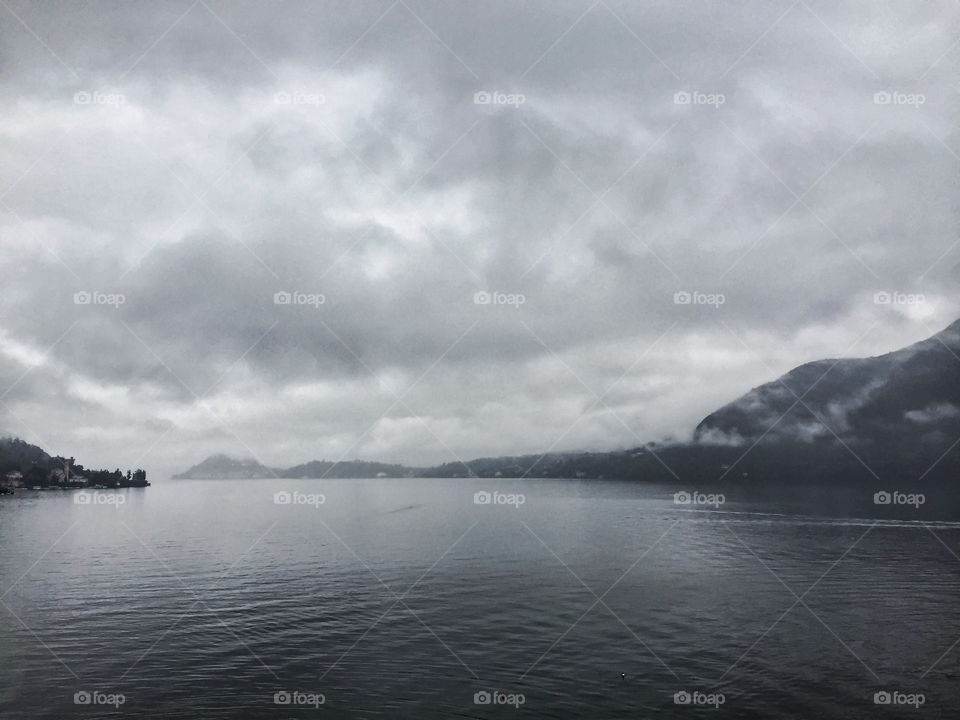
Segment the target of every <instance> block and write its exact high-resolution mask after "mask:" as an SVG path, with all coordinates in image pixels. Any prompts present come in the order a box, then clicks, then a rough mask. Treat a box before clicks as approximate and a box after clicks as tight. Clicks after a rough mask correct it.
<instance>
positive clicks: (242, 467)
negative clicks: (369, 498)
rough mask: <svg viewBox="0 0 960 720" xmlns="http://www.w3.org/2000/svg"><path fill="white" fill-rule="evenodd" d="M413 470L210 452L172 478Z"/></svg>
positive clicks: (404, 474)
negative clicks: (287, 462) (272, 462)
mask: <svg viewBox="0 0 960 720" xmlns="http://www.w3.org/2000/svg"><path fill="white" fill-rule="evenodd" d="M416 472H417V470H416V469H415V468H409V467H406V466H404V465H393V464H387V463H378V462H367V461H365V460H343V461H341V462H332V461H330V460H312V461H310V462H308V463H304V464H302V465H294V466H293V467H289V468H269V467H267V466H266V465H262V464H261V463H259V462H258V461H256V460H253V459H249V458H248V459H237V458H232V457H229V456H228V455H211V456H210V457H208V458H207V459H206V460H204V461H203V462H200V463H198V464H196V465H194V466H193V467H191V468H190V469H188V470H185V471H183V472H182V473H180V474H179V475H174V476H173V477H174V479H177V480H183V479H194V480H224V479H236V480H246V479H252V478H271V477H281V478H322V477H330V478H367V477H378V476H379V477H411V476H413V475H414V474H415V473H416Z"/></svg>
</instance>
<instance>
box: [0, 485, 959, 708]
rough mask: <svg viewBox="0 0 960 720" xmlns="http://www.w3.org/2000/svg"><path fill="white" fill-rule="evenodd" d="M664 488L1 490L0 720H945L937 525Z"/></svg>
mask: <svg viewBox="0 0 960 720" xmlns="http://www.w3.org/2000/svg"><path fill="white" fill-rule="evenodd" d="M674 491H675V489H673V488H666V487H656V486H650V485H640V484H637V483H620V482H596V481H594V482H573V481H550V480H536V481H510V480H497V481H495V482H492V481H484V480H330V481H327V480H323V481H317V480H290V481H287V480H270V481H259V480H254V481H250V480H244V481H235V482H227V481H179V482H173V481H171V482H166V483H157V484H155V485H154V487H152V488H149V489H147V490H129V491H124V492H123V500H122V501H119V502H117V501H112V502H106V501H103V502H90V503H86V504H81V503H77V502H75V498H74V496H73V494H72V493H29V492H26V493H20V494H18V495H17V496H14V497H12V498H10V497H5V498H2V499H0V500H2V501H0V541H2V547H3V554H2V556H0V593H3V595H2V603H3V604H2V606H0V613H3V615H4V617H5V622H4V623H3V624H2V625H0V667H2V668H3V671H2V672H3V675H4V681H3V683H2V684H0V688H2V689H0V712H2V714H3V715H4V716H8V715H9V716H11V717H25V718H28V717H38V718H63V717H108V716H109V717H116V716H117V715H118V714H119V715H131V716H136V717H157V718H181V717H182V718H197V717H204V718H238V717H239V718H259V717H306V716H309V715H310V714H311V713H313V714H316V713H317V712H318V708H319V711H320V712H322V713H324V715H325V716H327V717H343V718H355V717H384V718H395V717H424V718H441V717H478V718H486V717H500V716H504V715H506V716H510V715H511V714H513V713H515V712H518V711H519V712H525V713H527V714H528V715H529V714H532V715H534V716H536V717H544V718H578V717H584V718H603V717H611V718H613V717H627V716H628V715H629V716H640V717H642V716H644V715H653V714H656V715H658V716H662V717H689V716H690V715H691V714H692V713H693V714H696V713H698V712H705V710H703V709H702V708H701V709H700V710H699V711H698V710H697V709H696V708H693V707H691V706H692V705H704V704H705V705H708V706H709V705H713V706H718V708H719V709H718V710H717V712H718V713H720V714H723V715H724V716H729V717H745V718H746V717H758V716H762V717H784V718H787V717H789V718H795V717H838V718H840V717H845V718H858V717H863V718H872V717H876V716H877V715H878V712H879V711H881V710H882V711H883V712H888V713H892V714H894V715H896V714H902V713H905V712H907V710H910V711H911V712H916V711H915V710H914V709H913V708H912V707H903V706H902V703H909V702H913V703H914V704H917V703H919V701H920V700H921V699H922V700H923V706H922V709H921V712H922V713H923V714H924V716H926V717H931V716H932V717H955V716H956V715H955V712H956V711H955V708H956V707H960V690H958V689H957V688H958V685H957V676H958V673H960V649H958V648H957V646H954V643H955V642H956V641H957V640H958V639H960V619H958V617H957V612H956V609H957V597H958V596H960V592H958V591H960V558H958V557H956V556H955V553H960V523H957V522H951V521H949V520H945V519H943V518H942V517H941V518H940V519H938V520H936V521H922V520H918V519H917V518H918V516H917V515H914V516H911V515H910V511H909V510H908V509H904V508H899V509H896V511H891V510H890V509H886V511H885V512H883V513H880V512H874V513H871V512H870V507H869V506H867V507H865V508H857V509H856V511H855V512H848V511H844V512H840V511H836V509H835V508H832V507H831V508H826V509H824V504H823V502H822V499H818V501H817V507H818V510H819V511H818V512H813V511H812V510H811V508H810V506H809V503H804V502H803V501H802V500H800V499H796V498H794V499H790V500H789V501H788V500H786V499H783V498H780V499H776V498H773V497H770V496H767V497H764V498H750V497H746V496H747V495H749V493H747V492H745V491H744V492H740V493H738V492H735V491H728V493H727V497H726V498H724V499H725V503H724V504H723V505H720V506H719V507H717V506H710V507H699V506H698V507H692V506H689V505H677V504H675V503H674V496H673V494H674ZM475 493H488V494H489V495H490V497H489V498H481V501H480V502H479V504H478V502H477V501H476V500H475V497H474V495H475ZM497 493H499V495H497ZM283 494H286V495H285V496H284V495H283ZM520 496H522V502H521V501H520ZM486 499H489V502H484V500H486ZM874 518H876V519H874ZM876 693H881V694H880V695H878V696H877V699H878V700H880V701H884V700H887V699H889V700H890V701H891V704H896V703H901V707H899V708H886V709H883V708H878V707H877V705H875V704H874V695H875V694H876ZM882 693H889V694H888V695H883V694H882ZM897 693H899V694H897ZM75 695H76V699H75ZM121 699H122V704H121V702H120V701H121ZM110 703H113V704H110ZM278 703H279V704H278ZM685 703H689V704H685ZM517 706H519V709H518V707H517Z"/></svg>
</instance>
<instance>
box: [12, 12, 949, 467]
mask: <svg viewBox="0 0 960 720" xmlns="http://www.w3.org/2000/svg"><path fill="white" fill-rule="evenodd" d="M0 18H2V22H0V67H2V75H0V101H2V103H3V107H4V112H3V115H2V117H0V243H2V247H3V252H2V256H0V259H2V263H3V271H4V272H3V275H4V279H5V282H4V290H3V293H2V294H0V306H2V311H0V340H2V345H0V352H2V358H3V362H2V363H0V387H2V389H3V391H5V392H4V394H3V395H2V398H0V400H2V403H3V404H2V405H0V411H2V412H3V419H4V427H3V428H0V429H2V430H3V432H5V433H6V434H13V435H18V436H21V437H23V438H25V439H27V440H29V441H31V442H35V443H38V444H41V445H42V446H43V447H45V448H46V449H48V450H50V451H52V452H57V453H62V454H68V455H75V456H77V457H78V458H80V459H82V460H83V462H85V463H86V464H87V465H96V464H109V465H111V467H112V466H115V465H121V466H137V465H139V466H143V467H146V468H147V469H148V470H151V471H154V472H158V473H161V474H163V473H167V472H170V471H175V470H177V469H180V468H182V467H184V466H186V465H188V464H190V463H192V462H195V461H196V460H199V459H200V458H201V457H203V456H205V455H207V454H209V453H212V452H227V453H231V454H235V455H246V456H250V455H254V456H256V457H257V458H258V459H259V460H261V461H262V462H264V463H265V464H267V465H275V466H282V465H291V464H294V463H296V462H302V461H306V460H309V459H314V458H326V459H332V460H336V459H340V458H341V457H349V458H354V457H362V458H366V459H371V460H383V461H396V462H405V463H423V464H426V463H439V462H446V461H450V460H454V459H457V458H464V459H467V458H470V457H476V456H482V455H494V454H497V455H499V454H519V453H525V452H530V453H532V452H543V451H545V450H547V449H554V450H569V449H607V448H619V447H628V446H632V445H639V444H640V443H641V442H645V441H649V440H657V439H662V438H670V437H677V438H683V437H689V436H690V433H691V432H692V430H693V428H694V427H695V425H696V423H697V422H698V421H699V420H700V419H701V418H702V417H703V416H704V415H705V414H706V413H708V412H709V411H711V410H713V409H714V408H716V407H718V406H720V405H722V404H723V403H725V402H728V401H729V400H732V399H733V398H734V397H736V396H738V395H740V394H742V393H743V392H745V391H747V390H749V389H750V388H751V387H754V386H756V385H759V384H760V383H762V382H765V381H768V380H770V379H772V378H773V377H775V376H776V375H778V374H780V373H783V372H785V371H787V370H788V369H790V368H791V367H793V366H795V365H798V364H800V363H802V362H806V361H810V360H813V359H817V358H821V357H841V356H851V357H852V356H859V355H872V354H877V353H880V352H884V351H887V350H891V349H893V348H896V347H899V346H902V345H906V344H908V343H910V342H914V341H916V340H919V339H920V338H923V337H925V336H928V335H930V334H932V333H933V332H935V331H937V330H940V329H941V328H942V327H943V326H945V325H947V324H948V323H949V322H951V321H952V320H954V319H956V317H957V315H958V314H960V313H958V308H960V304H958V303H957V300H956V289H957V266H958V263H960V244H958V237H960V235H958V226H957V221H958V201H957V197H958V192H957V191H958V187H957V183H958V181H957V178H958V174H960V135H958V132H957V117H958V116H960V115H958V110H960V108H958V96H957V88H956V84H955V78H956V77H957V71H958V69H960V67H958V66H960V44H958V38H960V9H958V7H957V5H956V3H952V2H947V1H946V0H943V2H930V3H923V4H913V5H912V6H905V5H903V4H899V3H882V2H881V3H877V2H869V3H868V2H841V3H835V2H820V1H810V2H807V1H805V0H798V1H797V2H790V1H789V0H787V1H784V2H774V3H770V2H754V1H742V2H727V3H703V2H650V3H631V2H623V1H616V0H608V1H607V0H605V1H602V2H596V3H592V2H556V1H555V0H550V1H549V2H547V1H544V2H531V3H522V4H521V3H514V2H484V3H459V2H456V3H452V2H416V1H415V0H398V1H397V2H319V3H318V2H305V3H296V2H282V3H264V2H213V1H212V0H197V1H196V2H191V1H190V0H186V1H183V2H170V3H162V4H157V3H149V2H124V3H114V2H90V3H82V4H77V3H72V2H62V3H57V2H51V3H42V4H41V3H30V2H17V1H15V0H3V2H0Z"/></svg>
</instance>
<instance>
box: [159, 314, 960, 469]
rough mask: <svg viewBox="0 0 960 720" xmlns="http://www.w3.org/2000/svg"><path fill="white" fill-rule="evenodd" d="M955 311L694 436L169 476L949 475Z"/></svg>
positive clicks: (958, 340)
mask: <svg viewBox="0 0 960 720" xmlns="http://www.w3.org/2000/svg"><path fill="white" fill-rule="evenodd" d="M958 438H960V320H958V321H956V322H954V323H953V324H951V325H950V326H949V327H947V328H946V329H945V330H943V331H941V332H939V333H936V334H935V335H933V336H932V337H930V338H928V339H926V340H923V341H921V342H918V343H915V344H913V345H910V346H908V347H905V348H902V349H899V350H895V351H893V352H890V353H886V354H884V355H880V356H877V357H871V358H853V359H840V360H818V361H815V362H811V363H807V364H805V365H801V366H800V367H797V368H795V369H794V370H791V371H790V372H788V373H787V374H786V375H784V376H783V377H781V378H778V379H777V380H774V381H772V382H768V383H765V384H763V385H760V386H758V387H756V388H754V389H753V390H751V391H750V392H748V393H746V394H745V395H743V396H742V397H740V398H738V399H736V400H734V401H733V402H731V403H729V404H727V405H725V406H723V407H722V408H720V409H718V410H717V411H715V412H713V413H711V414H709V415H708V416H707V417H706V418H704V419H703V420H702V421H701V422H700V423H699V424H698V426H697V428H696V432H695V435H694V441H693V442H692V443H675V444H656V443H651V444H648V445H646V446H643V447H637V448H633V449H628V450H621V451H615V452H600V453H592V452H580V453H545V454H542V455H524V456H510V457H489V458H479V459H473V460H468V461H460V460H456V461H452V462H449V463H444V464H442V465H438V466H433V467H410V466H405V465H394V464H387V463H376V462H366V461H361V460H351V461H344V462H339V463H335V462H331V461H327V460H323V461H313V462H308V463H305V464H301V465H295V466H293V467H290V468H286V469H273V470H271V469H270V468H266V467H265V466H263V465H261V464H260V463H258V462H256V461H254V460H233V459H231V458H228V457H226V456H224V455H216V456H212V457H210V458H207V459H206V460H204V461H203V462H202V463H200V464H198V465H195V466H194V467H192V468H190V469H189V470H187V471H185V472H184V473H181V474H180V475H178V476H176V477H183V478H185V477H191V478H231V477H232V478H247V477H294V478H301V477H302V478H321V477H331V478H361V477H376V476H382V477H412V476H418V477H468V476H476V477H571V478H635V479H640V480H649V481H659V482H679V481H687V480H693V479H695V480H696V481H697V482H699V483H712V482H733V481H737V482H768V483H807V484H814V483H820V482H824V483H829V482H841V483H845V484H848V485H850V484H860V483H876V482H878V481H880V480H881V479H883V478H891V479H893V478H896V479H897V480H898V481H901V482H916V483H919V482H922V481H926V482H927V483H945V482H949V481H950V479H951V478H953V477H954V476H955V475H956V473H957V471H958V466H960V464H958V459H960V453H958V452H955V450H956V445H957V440H958Z"/></svg>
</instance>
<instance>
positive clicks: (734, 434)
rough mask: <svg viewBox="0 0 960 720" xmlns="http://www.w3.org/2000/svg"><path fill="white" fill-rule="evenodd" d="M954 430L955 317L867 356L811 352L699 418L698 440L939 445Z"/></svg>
mask: <svg viewBox="0 0 960 720" xmlns="http://www.w3.org/2000/svg"><path fill="white" fill-rule="evenodd" d="M957 437H960V320H958V321H956V322H954V323H953V324H952V325H950V326H949V327H947V328H946V329H945V330H943V331H941V332H939V333H937V334H936V335H933V336H932V337H930V338H927V339H926V340H922V341H921V342H918V343H915V344H913V345H910V346H908V347H905V348H902V349H900V350H896V351H894V352H890V353H887V354H885V355H880V356H878V357H870V358H856V359H842V360H817V361H816V362H811V363H807V364H805V365H801V366H799V367H797V368H795V369H793V370H791V371H790V372H788V373H787V374H786V375H784V376H782V377H780V378H778V379H777V380H775V381H773V382H768V383H766V384H764V385H760V386H759V387H756V388H754V389H753V390H751V391H750V392H748V393H746V394H745V395H743V396H742V397H740V398H738V399H736V400H734V401H733V402H731V403H729V404H728V405H725V406H723V407H722V408H720V409H719V410H717V411H716V412H713V413H711V414H710V415H708V416H707V417H706V418H704V419H703V421H702V422H701V423H700V424H699V425H698V426H697V429H696V432H695V436H694V438H695V441H696V442H698V443H702V444H718V445H724V444H743V443H754V442H757V441H762V442H772V443H776V442H784V441H786V442H803V443H818V444H822V443H826V444H833V443H836V442H840V441H842V442H844V443H847V444H848V445H850V446H851V447H869V446H873V447H884V446H886V447H887V449H889V447H890V445H891V444H892V445H893V446H896V447H902V448H904V449H906V448H908V447H913V448H916V447H918V446H925V447H931V446H941V445H942V444H943V443H944V442H945V441H949V442H953V441H954V440H956V438H957Z"/></svg>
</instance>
